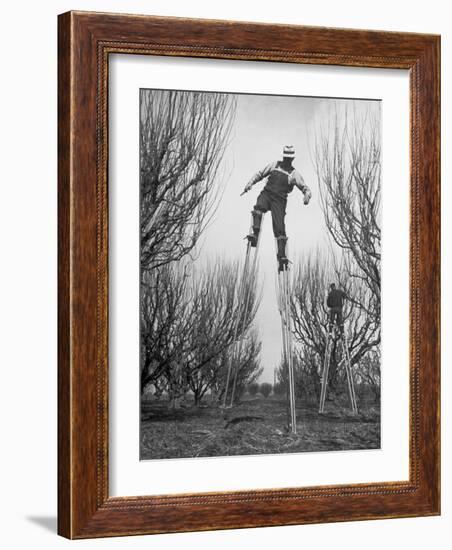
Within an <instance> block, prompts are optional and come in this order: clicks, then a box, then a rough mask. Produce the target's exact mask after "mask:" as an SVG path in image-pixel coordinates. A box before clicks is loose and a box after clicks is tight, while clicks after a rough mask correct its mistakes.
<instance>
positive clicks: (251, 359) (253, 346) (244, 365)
mask: <svg viewBox="0 0 452 550" xmlns="http://www.w3.org/2000/svg"><path fill="white" fill-rule="evenodd" d="M260 351H261V343H260V342H259V340H258V338H257V333H256V331H254V330H251V331H250V332H249V334H248V336H247V337H246V340H245V342H244V344H243V345H242V348H241V351H240V354H238V355H236V356H235V358H234V361H235V364H234V368H236V369H237V383H236V395H238V396H240V395H241V394H242V393H243V391H244V390H245V388H246V387H247V386H249V385H250V384H252V383H253V382H254V381H255V380H257V379H258V378H259V376H260V375H261V374H262V371H263V368H262V367H261V366H260V361H259V354H260ZM230 353H231V350H230V349H225V350H224V351H223V352H222V353H221V354H220V355H218V356H216V357H215V358H214V359H212V360H211V361H209V362H208V363H205V364H204V365H203V366H202V367H201V368H200V369H198V370H197V371H195V372H194V373H192V375H191V376H190V382H189V385H190V389H191V390H192V391H193V395H194V397H195V405H199V403H200V402H201V399H202V397H203V396H204V395H205V394H206V393H207V391H210V392H211V394H212V395H213V396H214V400H215V401H216V402H217V403H219V402H220V401H221V399H222V397H223V396H224V391H225V387H226V377H227V369H228V367H229V360H230ZM234 372H235V371H234Z"/></svg>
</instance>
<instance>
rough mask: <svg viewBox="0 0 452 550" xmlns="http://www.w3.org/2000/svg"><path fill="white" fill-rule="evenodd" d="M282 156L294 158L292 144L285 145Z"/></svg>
mask: <svg viewBox="0 0 452 550" xmlns="http://www.w3.org/2000/svg"><path fill="white" fill-rule="evenodd" d="M282 154H283V157H289V158H291V159H293V158H295V148H294V146H293V145H285V146H284V149H283V153H282Z"/></svg>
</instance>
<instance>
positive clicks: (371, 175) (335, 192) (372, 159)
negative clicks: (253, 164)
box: [315, 105, 381, 322]
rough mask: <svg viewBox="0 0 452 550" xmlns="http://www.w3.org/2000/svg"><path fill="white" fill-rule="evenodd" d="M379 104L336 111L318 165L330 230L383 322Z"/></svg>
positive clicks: (319, 145)
mask: <svg viewBox="0 0 452 550" xmlns="http://www.w3.org/2000/svg"><path fill="white" fill-rule="evenodd" d="M377 109H379V105H375V107H374V108H370V109H369V110H368V111H367V112H366V113H365V114H362V115H359V114H357V112H356V111H352V110H351V109H349V108H347V109H345V111H344V112H342V113H341V112H340V111H339V110H338V109H336V111H335V114H334V116H333V117H332V120H333V126H332V127H329V128H327V129H324V128H323V129H321V130H320V134H319V135H318V137H317V139H316V145H315V166H316V172H317V178H318V181H319V186H320V191H321V193H320V196H321V205H322V209H323V212H324V216H325V222H326V226H327V228H328V231H329V233H330V235H331V237H332V239H333V241H334V242H335V243H336V245H338V246H339V247H340V248H341V249H342V251H343V253H344V260H345V264H344V267H345V268H346V272H347V275H348V276H349V277H351V278H355V279H359V280H361V281H362V282H363V283H364V284H365V285H366V286H367V287H368V288H369V290H370V292H371V296H372V297H373V299H372V300H371V302H372V303H370V304H368V305H369V306H370V307H369V309H368V314H370V313H372V314H373V315H374V317H375V321H376V322H379V320H380V290H381V279H380V261H381V231H380V179H381V162H380V154H381V146H380V124H379V116H378V114H377Z"/></svg>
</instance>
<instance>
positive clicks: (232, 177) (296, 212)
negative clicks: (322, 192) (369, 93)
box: [197, 95, 379, 382]
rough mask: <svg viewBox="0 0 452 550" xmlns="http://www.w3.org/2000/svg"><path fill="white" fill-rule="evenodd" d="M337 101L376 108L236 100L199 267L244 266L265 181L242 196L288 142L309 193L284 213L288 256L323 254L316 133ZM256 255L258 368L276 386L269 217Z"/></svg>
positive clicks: (292, 200)
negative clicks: (213, 263)
mask: <svg viewBox="0 0 452 550" xmlns="http://www.w3.org/2000/svg"><path fill="white" fill-rule="evenodd" d="M335 104H336V105H337V106H338V107H339V109H340V110H341V109H342V110H343V108H344V106H345V105H346V104H348V105H350V106H351V105H353V106H354V108H355V109H357V110H358V111H361V110H363V109H369V108H377V109H378V108H379V103H378V102H369V101H364V100H359V101H353V100H332V99H323V98H302V97H281V96H262V95H238V96H237V112H236V118H235V123H234V126H233V129H232V135H231V140H230V144H229V146H228V148H227V150H226V152H225V155H224V159H223V165H222V170H221V172H222V174H223V177H222V178H219V179H218V182H217V185H223V186H224V192H223V196H222V199H221V203H220V206H219V208H218V211H217V213H216V216H215V218H214V220H213V221H212V223H211V224H210V226H209V227H208V228H207V230H206V231H205V233H204V235H203V237H202V240H201V251H200V254H199V257H198V260H197V263H198V262H199V263H201V264H202V263H204V262H206V261H208V260H211V259H214V258H215V257H217V256H219V257H221V258H224V259H231V260H232V259H237V258H238V259H240V260H241V261H243V259H244V256H245V250H246V241H244V237H245V235H246V234H247V233H248V231H249V227H250V212H251V210H252V208H253V205H254V204H255V201H256V199H257V196H258V194H259V192H260V191H261V190H262V188H263V186H264V182H260V183H257V184H256V185H255V186H254V187H253V188H252V190H251V191H250V192H249V193H247V194H246V195H244V196H243V197H240V193H241V192H242V191H243V188H244V186H245V184H246V183H247V181H248V180H249V179H250V178H251V176H252V175H253V174H254V173H255V172H256V171H257V170H259V169H261V168H263V167H264V166H265V165H266V164H268V163H269V162H272V161H276V160H280V159H281V156H282V149H283V147H284V145H293V146H294V147H295V154H296V158H295V160H294V163H293V164H294V166H295V168H296V169H297V170H298V171H299V172H300V173H301V175H302V176H303V178H304V180H305V183H306V184H307V185H308V186H309V187H310V189H311V191H312V200H311V202H310V204H309V205H308V206H305V205H304V204H303V194H302V193H301V192H300V191H299V190H298V189H297V188H295V189H294V190H293V191H292V193H291V194H290V195H289V198H288V203H287V214H286V232H287V236H288V237H289V241H288V244H289V246H288V251H289V258H290V259H291V260H296V259H297V258H300V257H301V256H302V255H305V254H307V253H309V251H311V250H315V249H316V248H320V249H326V247H327V246H328V244H327V243H328V240H327V233H326V228H325V225H324V219H323V214H322V211H321V209H320V204H319V188H318V183H317V179H316V176H315V171H314V165H313V161H312V158H311V157H312V154H313V153H312V150H313V145H314V144H313V140H314V136H315V129H316V128H318V126H319V124H323V125H325V124H326V123H327V121H328V118H329V116H330V115H331V110H332V108H334V105H335ZM220 180H222V181H221V182H220ZM259 258H260V261H259V283H261V284H262V285H263V297H262V302H261V306H260V308H259V311H258V313H257V317H256V323H257V326H258V329H259V335H260V337H261V340H262V352H261V364H262V366H263V367H264V372H263V375H262V377H261V381H267V382H273V372H274V368H275V367H277V366H278V364H279V362H280V359H281V352H282V341H281V319H280V315H279V311H278V309H277V306H276V294H275V288H276V286H275V285H276V259H275V241H274V237H273V232H272V227H271V214H270V212H269V213H268V214H266V216H265V218H264V223H263V230H262V235H261V243H260V250H259Z"/></svg>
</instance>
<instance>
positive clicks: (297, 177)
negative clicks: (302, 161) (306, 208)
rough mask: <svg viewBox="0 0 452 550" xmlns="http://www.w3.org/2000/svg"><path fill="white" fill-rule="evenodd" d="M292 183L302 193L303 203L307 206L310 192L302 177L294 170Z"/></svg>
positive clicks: (310, 195)
mask: <svg viewBox="0 0 452 550" xmlns="http://www.w3.org/2000/svg"><path fill="white" fill-rule="evenodd" d="M292 182H293V184H294V185H296V186H297V187H298V189H299V190H300V191H301V192H302V193H303V195H304V201H303V202H304V204H309V201H310V200H311V197H312V193H311V190H310V189H309V187H308V186H307V185H306V184H305V182H304V179H303V176H302V175H301V174H300V172H298V171H297V170H294V171H293V172H292Z"/></svg>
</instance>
